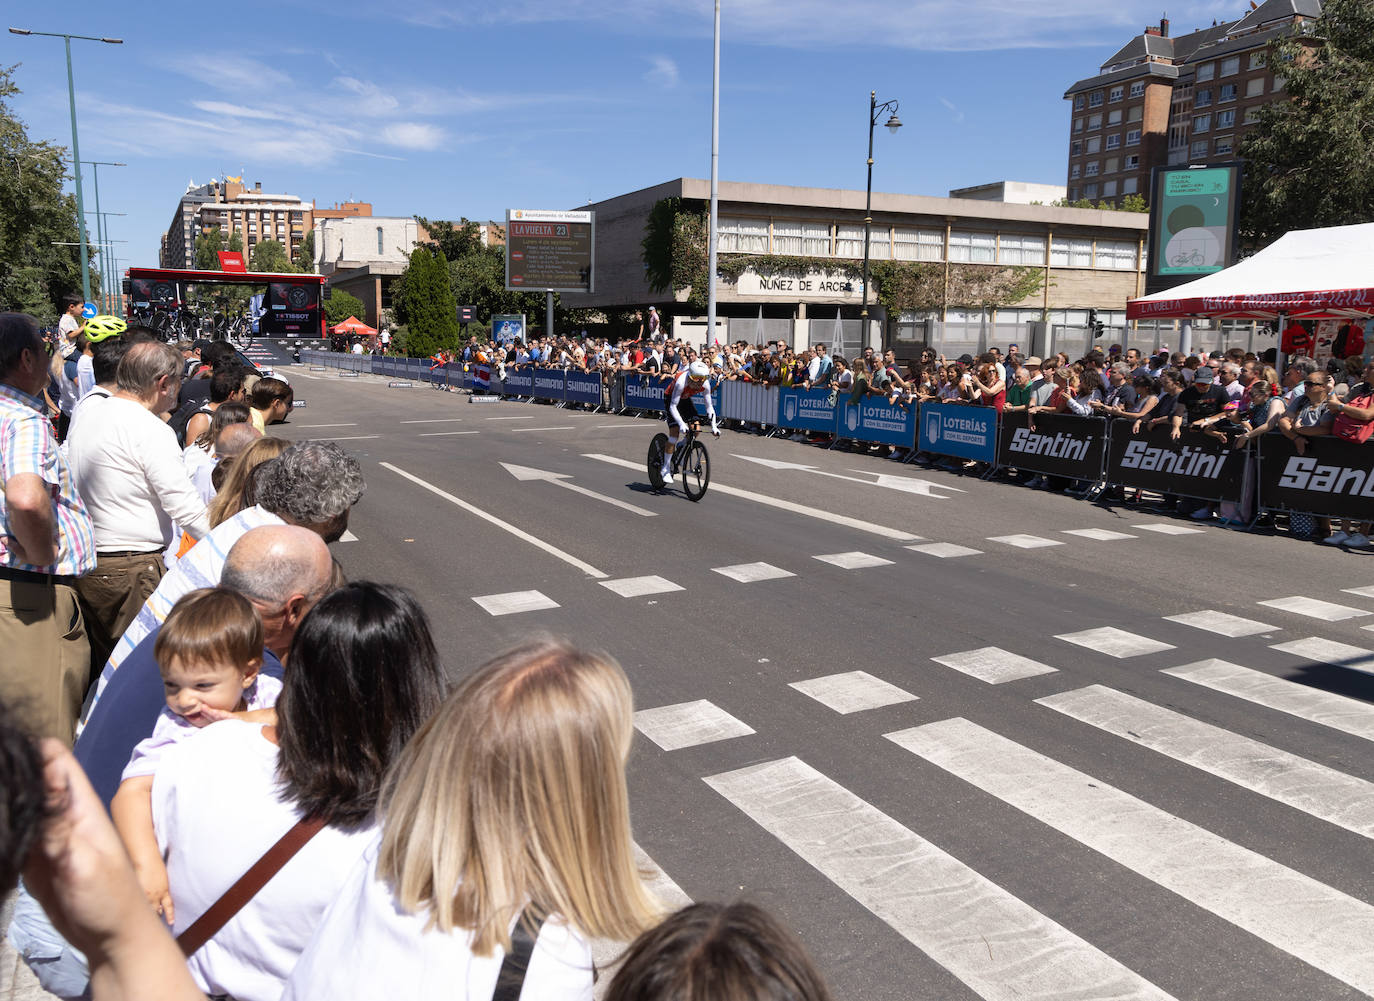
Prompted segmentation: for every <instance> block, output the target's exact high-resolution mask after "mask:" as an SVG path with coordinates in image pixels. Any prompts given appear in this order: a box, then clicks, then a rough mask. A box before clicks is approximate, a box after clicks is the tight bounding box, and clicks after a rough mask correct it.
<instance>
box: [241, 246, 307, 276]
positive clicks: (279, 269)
mask: <svg viewBox="0 0 1374 1001" xmlns="http://www.w3.org/2000/svg"><path fill="white" fill-rule="evenodd" d="M248 270H249V271H253V272H257V273H259V274H277V275H285V274H291V273H292V272H293V271H295V270H296V266H295V265H294V264H292V263H291V258H290V257H288V256H287V254H286V248H285V247H283V246H282V245H281V244H280V243H278V242H277V241H276V240H263V241H262V242H261V243H259V244H258V245H257V246H255V247H254V248H253V253H252V254H251V255H249V259H248Z"/></svg>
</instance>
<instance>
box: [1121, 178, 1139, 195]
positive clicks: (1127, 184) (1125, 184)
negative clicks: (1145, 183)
mask: <svg viewBox="0 0 1374 1001" xmlns="http://www.w3.org/2000/svg"><path fill="white" fill-rule="evenodd" d="M1139 189H1140V181H1139V180H1137V179H1136V178H1134V177H1128V178H1126V180H1124V181H1122V182H1121V193H1122V194H1123V195H1133V194H1135V193H1136V192H1137V191H1138V190H1139Z"/></svg>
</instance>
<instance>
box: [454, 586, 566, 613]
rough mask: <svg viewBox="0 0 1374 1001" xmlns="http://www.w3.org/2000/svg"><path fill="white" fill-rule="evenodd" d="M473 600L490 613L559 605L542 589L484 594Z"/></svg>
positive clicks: (538, 608) (536, 609)
mask: <svg viewBox="0 0 1374 1001" xmlns="http://www.w3.org/2000/svg"><path fill="white" fill-rule="evenodd" d="M472 600H473V601H475V602H477V604H479V605H481V606H482V607H483V608H484V609H486V611H487V613H488V614H489V615H515V614H516V613H518V612H542V611H543V610H544V609H546V608H558V607H559V606H558V602H556V601H554V600H553V599H552V598H550V597H549V596H548V595H547V594H544V593H543V592H542V591H507V592H506V593H505V594H483V595H480V596H478V597H474V598H473V599H472Z"/></svg>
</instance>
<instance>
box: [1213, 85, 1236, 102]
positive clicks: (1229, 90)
mask: <svg viewBox="0 0 1374 1001" xmlns="http://www.w3.org/2000/svg"><path fill="white" fill-rule="evenodd" d="M1235 99H1236V85H1235V84H1233V83H1224V84H1222V85H1221V92H1220V93H1219V94H1218V95H1217V101H1218V102H1222V101H1234V100H1235Z"/></svg>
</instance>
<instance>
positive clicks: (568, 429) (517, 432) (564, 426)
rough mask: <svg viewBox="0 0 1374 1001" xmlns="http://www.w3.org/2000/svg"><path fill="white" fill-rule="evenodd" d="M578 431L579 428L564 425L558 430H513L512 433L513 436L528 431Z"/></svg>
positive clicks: (557, 428)
mask: <svg viewBox="0 0 1374 1001" xmlns="http://www.w3.org/2000/svg"><path fill="white" fill-rule="evenodd" d="M576 430H577V428H575V427H573V426H572V425H571V424H564V425H562V426H561V427H556V428H511V433H512V434H519V433H520V432H522V431H526V432H528V431H576Z"/></svg>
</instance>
